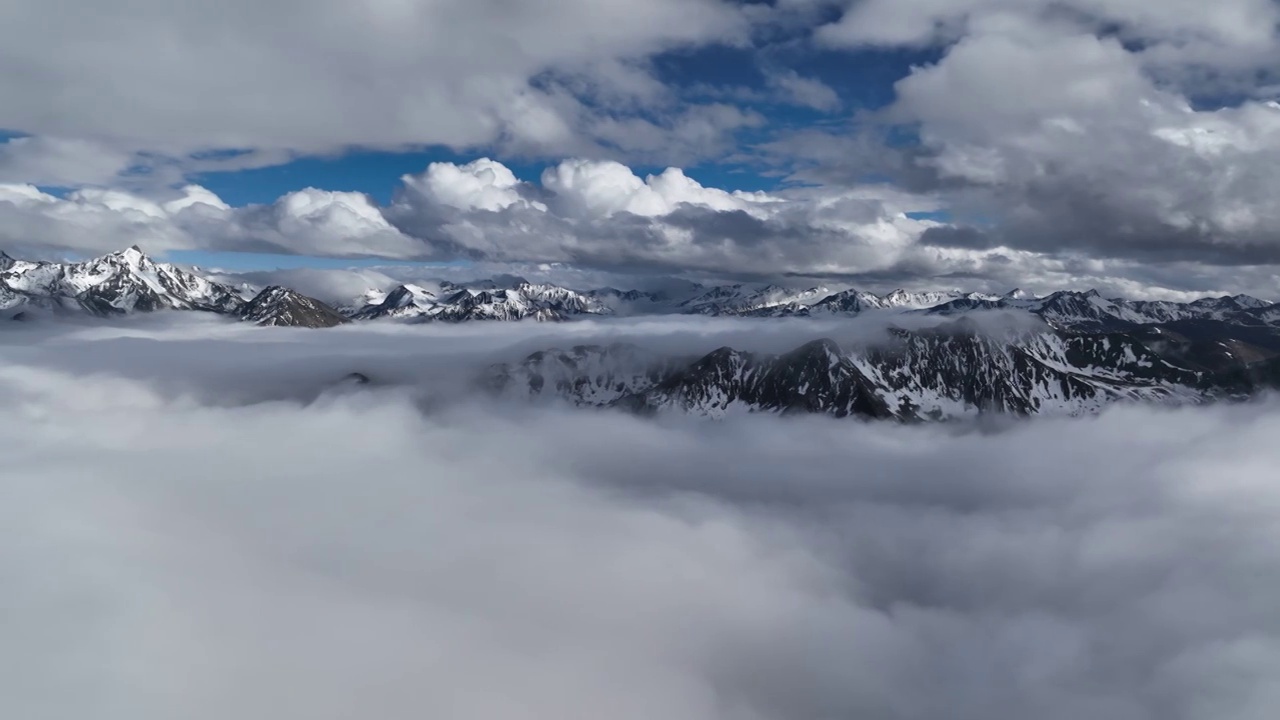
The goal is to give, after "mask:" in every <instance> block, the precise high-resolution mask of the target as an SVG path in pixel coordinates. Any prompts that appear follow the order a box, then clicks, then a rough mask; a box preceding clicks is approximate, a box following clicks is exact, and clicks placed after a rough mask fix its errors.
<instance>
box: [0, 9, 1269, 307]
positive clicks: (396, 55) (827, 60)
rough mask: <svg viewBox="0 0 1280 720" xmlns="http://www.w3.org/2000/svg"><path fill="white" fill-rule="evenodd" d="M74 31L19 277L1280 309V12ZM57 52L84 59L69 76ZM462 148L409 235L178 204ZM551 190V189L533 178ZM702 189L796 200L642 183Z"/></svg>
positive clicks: (15, 34) (24, 146)
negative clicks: (346, 162)
mask: <svg viewBox="0 0 1280 720" xmlns="http://www.w3.org/2000/svg"><path fill="white" fill-rule="evenodd" d="M47 5H48V3H43V4H42V3H31V2H28V3H19V4H17V5H14V6H13V7H10V8H5V9H4V10H3V11H0V43H3V46H4V47H5V48H6V59H0V67H3V64H4V63H8V64H9V65H10V66H12V68H11V69H13V70H14V71H13V72H9V73H0V78H3V79H2V80H0V90H3V91H4V94H5V97H7V98H11V99H12V102H10V103H7V104H6V107H5V108H3V109H0V129H4V130H5V131H8V130H12V131H16V132H18V133H25V134H29V136H18V137H11V138H8V139H7V141H6V142H4V143H3V144H0V183H6V184H5V185H3V186H0V242H3V243H5V244H6V245H7V246H9V247H13V248H15V249H22V246H26V247H28V248H34V249H33V250H31V252H36V253H39V252H41V251H44V252H48V251H50V249H60V250H65V249H76V250H83V251H91V250H92V251H100V250H112V249H117V248H118V247H120V246H123V245H127V244H132V243H134V242H140V243H142V244H143V245H145V246H147V247H148V249H152V250H157V251H160V250H167V249H193V248H199V249H215V250H226V249H235V250H273V251H283V252H292V253H299V254H315V255H329V256H338V257H344V256H379V257H386V258H388V259H447V260H454V259H459V258H462V259H470V260H478V261H486V262H493V263H574V264H578V265H581V266H584V267H588V268H591V269H595V270H600V269H604V270H610V271H615V270H624V271H630V272H641V271H645V272H648V271H657V272H662V273H667V272H673V271H680V272H685V273H697V274H711V273H718V274H720V275H723V276H734V277H748V276H749V277H761V278H763V277H765V276H768V277H769V278H770V279H778V278H785V277H787V276H794V275H805V276H826V277H831V276H839V277H842V278H847V279H849V280H851V281H854V282H859V283H863V284H867V285H870V286H875V287H883V288H887V287H889V286H893V285H912V286H917V287H922V286H930V285H948V286H962V287H966V288H969V289H975V290H1006V289H1008V288H1010V287H1013V286H1015V285H1017V286H1030V287H1032V288H1035V289H1039V290H1050V289H1057V288H1063V287H1075V288H1083V287H1091V286H1094V287H1098V288H1099V289H1101V290H1103V291H1104V292H1107V293H1111V294H1128V295H1133V296H1149V297H1170V298H1176V297H1182V296H1184V295H1185V294H1188V293H1190V294H1198V293H1210V292H1232V293H1233V292H1251V293H1254V294H1258V295H1263V296H1267V297H1273V296H1276V295H1277V293H1280V273H1278V272H1277V267H1278V266H1280V249H1278V248H1280V214H1277V211H1276V208H1275V203H1274V202H1273V201H1272V198H1274V197H1275V196H1276V195H1277V193H1278V192H1280V170H1277V169H1276V168H1280V104H1277V97H1280V90H1278V88H1280V77H1278V76H1277V73H1276V71H1275V68H1276V67H1277V66H1278V65H1277V62H1278V61H1280V41H1278V39H1277V27H1278V23H1280V10H1277V7H1276V5H1275V4H1274V3H1272V2H1269V1H1268V0H1224V2H1220V3H1217V4H1214V5H1213V6H1212V7H1211V6H1209V5H1205V4H1204V3H1199V2H1194V1H1192V0H1185V1H1184V0H1177V2H1174V3H1173V4H1169V3H1165V4H1162V5H1159V6H1158V7H1157V4H1154V3H1151V2H1148V1H1146V0H1067V1H1065V2H1062V1H1056V0H1055V1H1053V2H1050V1H1049V0H1033V1H1030V2H1011V1H1009V0H960V1H957V2H949V1H948V2H943V1H941V0H894V1H890V0H860V1H858V2H853V1H852V0H849V1H840V2H828V1H827V0H783V1H782V2H777V3H772V4H761V3H737V2H727V1H721V0H696V1H694V2H675V1H674V0H661V1H659V2H649V3H643V7H638V6H636V4H635V3H628V2H615V1H613V0H609V1H608V2H594V1H593V2H585V1H584V0H567V1H566V2H561V3H557V4H555V5H554V7H551V8H545V9H541V10H540V11H538V12H537V13H530V12H527V11H524V10H512V9H511V8H510V7H509V6H508V5H509V4H506V3H500V2H496V1H494V2H488V1H486V2H460V1H456V0H448V1H445V2H426V1H425V0H394V1H393V0H385V1H384V0H380V1H379V2H375V3H373V4H372V5H370V7H368V8H366V9H365V10H364V11H362V12H360V13H354V14H353V13H351V12H350V10H349V9H348V8H346V7H345V6H344V5H343V4H342V3H337V2H330V1H328V0H326V1H325V2H319V3H307V4H306V7H305V8H304V7H302V6H301V5H299V4H298V3H297V2H294V0H277V1H276V2H270V3H265V4H263V3H246V2H236V3H233V4H232V5H229V6H227V7H225V8H220V10H219V11H218V12H217V13H213V14H210V13H209V12H206V11H204V10H200V9H192V8H186V7H179V6H174V5H172V4H171V3H159V2H143V3H137V2H133V3H124V4H122V3H118V2H115V3H106V4H103V3H91V4H89V5H91V6H89V5H85V4H84V3H83V2H76V3H73V6H75V7H76V10H77V11H76V12H63V10H65V9H66V8H65V7H63V6H58V7H46V6H47ZM82 5H85V6H84V7H81V6H82ZM125 5H127V7H125ZM50 31H56V35H57V37H58V38H59V39H60V41H62V42H64V43H65V44H67V45H68V46H70V47H72V48H73V49H74V51H68V52H65V53H56V54H54V55H50V54H49V53H47V52H45V48H46V47H47V40H46V36H47V35H48V34H49V33H50ZM726 48H730V49H731V50H728V51H727V50H726ZM703 51H709V52H708V53H707V55H706V57H705V58H704V57H703V56H702V55H700V54H699V53H701V52H703ZM717 53H721V54H724V57H721V56H720V55H717ZM726 58H727V59H726ZM903 58H907V59H908V60H909V61H904V60H903ZM895 63H896V64H895ZM880 65H884V66H886V67H888V68H890V69H889V70H886V71H885V72H884V73H878V74H877V73H875V72H871V70H867V71H866V72H868V73H870V74H869V75H865V76H864V75H863V74H862V73H863V72H864V68H871V69H872V70H874V68H876V67H878V66H880ZM739 66H740V67H739ZM893 68H898V69H896V70H895V69H893ZM721 71H725V72H723V73H721ZM729 71H732V72H729ZM894 73H896V75H895V74H894ZM720 74H724V75H725V78H720ZM704 75H705V76H704ZM846 76H847V77H846ZM717 78H720V79H717ZM104 88H113V90H112V91H111V92H110V93H106V92H105V91H104ZM51 89H56V90H57V92H51V91H50V90H51ZM880 96H884V99H883V100H867V97H880ZM30 134H34V135H30ZM437 144H443V145H447V146H450V147H452V148H455V149H458V150H461V151H464V152H466V153H468V155H469V156H473V157H480V156H484V157H482V159H479V160H475V161H473V162H469V163H436V164H433V165H431V166H430V167H428V168H426V169H425V170H424V171H423V172H422V173H420V174H413V175H409V176H406V177H405V178H404V181H403V183H402V184H401V186H400V188H399V191H398V192H397V194H396V197H395V199H394V200H393V201H392V202H391V203H390V204H389V205H388V206H386V207H379V206H378V205H377V204H375V203H373V202H372V201H370V200H369V199H368V198H365V197H364V196H362V195H358V194H353V193H349V192H337V191H330V190H327V189H323V188H318V189H317V188H308V189H302V190H299V191H297V192H294V193H290V194H288V195H286V196H284V197H281V198H279V199H278V200H276V201H275V202H274V203H267V204H264V205H261V206H252V207H248V208H235V209H231V208H226V207H221V204H222V203H221V201H220V200H217V199H216V198H214V197H212V196H211V195H210V194H209V193H208V192H207V191H205V190H203V189H200V188H198V187H189V188H188V189H186V190H183V191H175V190H173V188H179V187H182V186H183V185H184V184H186V183H187V178H189V177H193V176H194V175H195V174H198V173H200V172H205V171H210V170H219V169H222V170H234V169H237V168H246V167H256V166H262V165H271V164H278V163H281V162H286V161H288V160H290V159H294V158H297V157H299V156H310V155H317V154H326V153H328V154H335V153H341V152H343V151H345V150H349V149H351V148H353V147H363V148H382V149H391V150H405V149H421V148H423V147H425V146H432V145H437ZM531 157H532V158H540V159H549V160H551V164H550V165H549V166H548V167H547V169H546V171H545V172H542V173H541V176H540V177H533V176H528V177H518V176H517V175H516V174H515V173H513V172H512V170H511V169H510V168H511V167H514V166H516V162H515V161H517V160H527V159H528V158H531ZM490 158H497V159H490ZM704 162H712V163H718V164H719V165H718V166H715V165H713V169H715V168H717V167H718V168H719V169H725V168H733V169H738V170H742V169H748V170H751V171H755V172H757V173H761V174H762V175H760V176H759V177H764V176H765V175H767V176H769V177H774V176H776V177H779V178H781V180H780V181H779V184H778V188H780V189H777V190H774V191H771V192H769V193H768V194H761V193H735V192H730V191H727V190H725V189H722V188H718V187H712V186H710V185H711V184H712V183H710V182H709V181H708V182H707V183H706V184H701V183H698V182H695V181H693V180H691V179H690V177H689V176H690V175H694V176H698V177H704V176H702V175H699V174H698V173H697V172H695V170H693V169H690V170H689V172H688V174H686V173H685V172H684V171H681V170H678V169H676V170H670V169H669V170H666V171H661V172H652V173H651V172H649V171H641V170H633V169H632V168H640V167H645V168H651V167H666V166H668V165H670V166H673V167H676V168H679V167H686V168H697V166H698V165H699V164H700V163H704ZM709 176H710V175H709ZM721 177H724V176H723V175H722V176H721ZM759 177H757V178H756V179H757V180H758V179H759ZM49 185H62V186H66V187H71V188H82V189H80V190H75V191H73V192H71V194H70V195H69V196H67V197H65V198H56V197H52V196H47V195H44V194H43V193H41V192H40V191H38V190H33V189H32V187H31V186H36V187H46V186H49ZM756 186H758V184H757V185H756ZM113 187H130V188H132V190H131V191H129V192H124V191H122V190H119V189H111V188H113ZM166 193H167V194H166ZM174 193H185V197H186V199H185V200H184V199H179V200H178V201H177V202H178V203H179V206H174V205H173V203H172V201H173V200H174V197H175V195H174ZM200 200H203V201H207V202H200ZM157 208H159V210H157ZM919 213H931V214H930V215H927V216H926V215H920V214H919ZM925 217H927V218H929V219H921V218H925Z"/></svg>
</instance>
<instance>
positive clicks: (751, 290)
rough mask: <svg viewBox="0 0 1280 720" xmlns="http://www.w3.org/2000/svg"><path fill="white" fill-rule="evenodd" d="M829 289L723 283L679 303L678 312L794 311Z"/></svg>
mask: <svg viewBox="0 0 1280 720" xmlns="http://www.w3.org/2000/svg"><path fill="white" fill-rule="evenodd" d="M830 293H831V291H830V290H829V289H827V288H825V287H813V288H807V289H803V290H794V289H789V288H784V287H780V286H778V285H766V286H764V287H761V288H756V287H753V286H750V285H742V284H739V285H724V286H719V287H713V288H710V289H709V290H705V291H704V292H701V293H699V294H698V295H696V296H694V297H692V298H690V299H688V300H686V301H684V302H682V303H680V304H679V305H677V308H678V309H679V310H680V311H681V312H686V313H692V314H697V315H755V316H759V315H763V314H768V311H770V310H779V311H781V312H778V313H775V314H779V315H782V314H794V312H795V310H796V309H797V308H802V307H806V306H808V305H810V304H812V303H815V302H818V301H819V300H821V299H823V298H824V297H827V296H828V295H829V294H830Z"/></svg>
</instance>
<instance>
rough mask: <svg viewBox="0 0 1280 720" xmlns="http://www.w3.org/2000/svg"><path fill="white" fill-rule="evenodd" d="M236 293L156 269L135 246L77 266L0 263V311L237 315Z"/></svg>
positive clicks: (160, 267)
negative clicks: (32, 308) (168, 312)
mask: <svg viewBox="0 0 1280 720" xmlns="http://www.w3.org/2000/svg"><path fill="white" fill-rule="evenodd" d="M244 304H245V299H244V298H243V297H242V296H241V295H240V293H239V291H238V290H237V289H235V288H233V287H231V286H229V285H222V284H220V283H215V282H212V281H210V280H207V279H205V278H203V277H200V276H199V275H196V274H194V273H190V272H186V271H184V270H181V269H179V268H177V267H175V266H173V265H169V264H166V263H157V262H155V261H153V260H152V259H151V258H149V257H147V256H146V255H145V254H143V252H142V251H141V250H139V249H138V248H137V247H136V246H135V247H131V248H129V249H127V250H124V251H122V252H117V253H111V254H109V255H104V256H102V257H100V258H95V259H93V260H86V261H84V262H78V263H53V262H27V261H23V260H14V259H12V258H10V257H9V256H7V255H5V256H4V260H3V261H2V262H0V308H2V309H12V308H20V307H24V306H25V307H37V308H47V309H54V310H83V311H88V312H90V313H93V314H95V315H114V314H121V313H128V312H149V311H152V310H163V309H171V310H203V311H206V312H215V313H223V314H236V313H238V312H240V310H241V309H242V307H243V306H244Z"/></svg>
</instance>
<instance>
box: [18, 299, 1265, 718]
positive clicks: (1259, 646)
mask: <svg viewBox="0 0 1280 720" xmlns="http://www.w3.org/2000/svg"><path fill="white" fill-rule="evenodd" d="M14 325H15V326H16V327H13V328H4V332H2V333H0V457H2V458H3V471H2V472H0V477H2V478H3V479H2V480H0V587H2V588H3V589H4V592H3V593H0V638H3V642H0V698H3V702H2V703H0V704H2V705H3V707H5V708H7V709H6V711H5V713H4V714H5V715H6V716H9V717H15V718H77V719H78V718H87V717H92V718H103V719H114V718H120V719H121V720H123V719H126V718H127V719H128V720H149V719H152V718H155V719H157V720H159V719H162V718H163V719H167V718H177V717H181V718H193V719H200V718H209V719H210V720H215V719H216V720H222V719H224V718H232V717H234V718H250V719H253V718H264V719H267V718H270V719H272V720H278V719H282V718H335V719H337V718H351V717H368V718H386V719H394V718H424V717H425V718H459V719H462V718H465V719H472V718H503V719H507V718H511V719H530V720H532V719H535V718H536V719H543V718H605V717H607V718H615V719H618V720H631V719H635V720H642V719H643V720H649V719H651V718H666V719H669V720H707V719H712V718H715V719H718V720H719V719H725V720H728V719H732V720H763V719H765V718H784V719H791V718H795V719H804V720H810V719H813V720H817V719H819V718H837V717H840V718H870V719H878V718H885V719H889V718H892V719H895V720H898V719H901V720H915V719H932V718H955V719H960V720H969V719H972V720H1002V719H1009V720H1013V719H1019V720H1021V719H1024V718H1036V719H1038V720H1058V719H1062V720H1077V719H1078V718H1103V719H1116V720H1157V719H1159V720H1170V719H1173V720H1177V719H1182V718H1185V719H1187V720H1223V719H1232V720H1234V719H1255V718H1256V719H1258V720H1261V719H1263V718H1267V719H1269V718H1272V717H1274V714H1275V710H1274V708H1275V707H1277V706H1280V552H1277V550H1278V549H1280V485H1278V484H1277V483H1278V481H1280V473H1277V471H1276V469H1275V468H1277V467H1280V446H1278V445H1277V443H1276V442H1275V440H1274V439H1275V438H1276V437H1277V436H1278V434H1280V405H1277V404H1276V403H1275V402H1271V401H1262V402H1258V403H1253V404H1247V405H1235V406H1213V407H1204V408H1184V409H1176V410H1175V409H1158V408H1152V407H1117V408H1114V409H1112V410H1110V411H1109V412H1107V413H1105V414H1103V415H1101V416H1099V417H1096V418H1086V419H1062V420H1050V419H1040V420H1030V421H1026V422H1021V423H1017V424H1014V425H1012V426H1009V427H1004V428H1000V429H993V428H989V427H982V428H979V427H973V426H965V425H948V426H941V425H927V426H902V425H897V424H890V423H881V424H873V423H863V422H859V421H849V420H843V421H836V420H829V419H824V418H785V419H783V418H777V417H765V416H756V417H742V418H736V419H733V420H729V421H723V422H709V421H701V420H694V419H685V418H661V419H658V420H646V419H640V418H635V417H631V416H627V415H624V414H613V413H603V412H591V411H576V412H575V411H569V410H565V409H555V408H545V407H544V408H534V407H521V406H517V405H514V404H510V403H507V404H503V403H496V402H482V401H479V400H477V401H475V402H458V403H453V404H451V405H450V406H449V407H448V409H447V411H443V412H424V411H423V403H422V399H423V394H424V393H426V394H430V393H435V392H442V391H443V390H444V389H445V388H449V387H453V388H460V387H465V383H466V378H467V377H469V376H470V374H471V373H474V371H475V369H476V366H477V365H478V364H481V363H484V362H490V361H499V360H504V359H513V358H516V357H519V356H520V354H521V353H523V352H526V351H527V350H529V349H536V348H535V346H547V345H561V346H565V345H570V344H575V343H578V342H584V341H597V340H601V339H630V340H640V341H644V342H650V343H657V344H664V343H665V345H663V346H664V347H667V348H669V349H677V348H687V349H688V351H690V352H694V351H700V350H703V349H704V348H707V346H711V347H715V346H716V345H720V344H735V343H736V344H738V345H739V346H741V345H743V344H748V345H751V344H753V343H754V347H755V348H756V349H762V350H768V349H770V348H771V347H772V346H774V345H776V346H778V347H782V346H784V345H786V344H787V343H791V344H795V343H793V342H792V341H803V340H806V339H813V338H814V337H816V336H817V335H816V334H815V333H816V332H817V331H819V330H821V331H824V332H825V334H828V335H832V334H834V335H839V333H841V332H844V333H847V334H848V336H849V337H853V336H862V335H863V334H864V333H869V332H871V331H872V328H870V326H867V327H860V326H857V325H856V324H845V325H841V326H839V327H836V326H830V327H818V326H814V325H811V324H805V323H794V324H793V323H748V322H742V321H720V320H697V319H680V320H677V321H671V322H667V321H661V322H660V321H633V322H615V323H613V324H610V323H600V324H596V325H591V324H586V323H584V324H577V323H575V324H570V325H564V326H556V327H548V326H538V325H528V324H523V323H519V324H493V325H465V326H444V325H431V326H395V325H386V326H381V325H376V326H375V325H364V326H360V327H348V328H339V329H336V330H324V331H309V330H291V329H276V328H255V327H249V326H245V325H241V324H234V323H227V322H223V321H220V320H216V319H211V320H209V321H207V322H205V321H201V322H194V321H192V320H191V319H190V318H184V321H183V322H181V323H176V322H172V321H170V320H167V319H164V318H143V319H134V320H131V321H128V322H122V323H119V324H106V325H104V324H83V325H58V326H47V327H36V326H32V327H26V326H17V324H14ZM826 331H829V332H826ZM801 336H804V337H801ZM707 349H709V348H707ZM349 372H363V373H366V374H368V375H370V376H371V377H372V378H374V380H375V382H374V383H372V384H370V385H368V386H362V387H360V388H351V387H345V386H341V384H338V385H335V383H337V381H338V380H339V379H340V378H341V377H342V376H343V375H344V374H346V373H349Z"/></svg>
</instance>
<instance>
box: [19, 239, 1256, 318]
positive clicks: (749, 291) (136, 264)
mask: <svg viewBox="0 0 1280 720" xmlns="http://www.w3.org/2000/svg"><path fill="white" fill-rule="evenodd" d="M280 290H281V289H279V288H277V289H276V294H279V291H280ZM255 292H256V289H255V288H250V287H244V288H236V287H232V286H230V285H227V284H224V283H219V282H214V281H212V280H209V279H207V278H204V277H201V275H200V274H199V272H198V269H193V270H184V269H181V268H179V267H177V266H174V265H170V264H166V263H158V262H155V261H154V260H152V259H151V258H149V257H147V256H146V255H145V254H143V252H142V251H141V250H139V249H138V248H137V247H132V248H129V249H127V250H124V251H122V252H118V253H111V254H109V255H104V256H102V257H100V258H95V259H92V260H86V261H83V262H63V263H58V262H28V261H23V260H15V259H13V258H11V257H9V256H8V255H5V254H3V253H0V311H2V310H10V311H11V312H10V313H9V316H15V315H18V314H20V313H21V314H22V315H29V314H30V312H29V311H30V310H32V309H38V310H47V311H52V312H56V313H67V312H79V313H88V314H93V315H99V316H107V315H118V314H124V313H135V312H151V311H156V310H194V311H203V312H210V313H216V314H219V315H225V316H229V317H237V318H239V317H242V316H244V314H245V313H246V312H247V307H248V303H249V299H248V298H249V297H251V296H252V295H253V294H254V293H255ZM290 292H291V294H290V295H289V296H288V297H287V298H284V299H285V300H287V301H288V304H289V305H290V306H292V307H293V308H294V310H293V311H290V312H274V313H269V314H270V315H271V316H272V319H271V324H279V323H283V322H286V321H287V318H297V319H298V321H299V322H304V323H308V324H316V323H318V324H320V325H321V326H327V324H328V323H330V321H332V316H331V315H330V313H332V314H334V315H338V316H341V317H343V318H344V319H351V320H362V321H363V320H379V319H396V320H402V321H410V322H429V321H443V322H468V321H474V320H487V321H510V320H525V319H530V320H536V321H562V320H570V319H573V318H579V317H593V316H595V317H598V316H605V315H615V314H616V315H643V314H694V315H707V316H736V317H766V318H786V317H827V318H838V317H854V316H858V315H861V314H863V313H868V312H877V313H883V314H893V313H923V314H929V315H938V316H955V317H958V316H963V315H966V314H969V313H972V312H977V311H984V310H1007V311H1016V312H1022V313H1029V314H1031V315H1035V316H1038V317H1039V318H1041V319H1043V320H1044V321H1046V322H1047V323H1049V324H1050V325H1051V326H1052V327H1054V328H1056V329H1059V330H1064V331H1071V332H1086V333H1087V332H1098V331H1104V330H1107V331H1125V330H1134V329H1136V328H1139V327H1145V326H1151V325H1156V324H1162V323H1174V322H1184V321H1185V322H1199V321H1216V322H1225V323H1229V324H1232V325H1237V326H1273V325H1280V305H1275V304H1271V303H1268V302H1266V301H1263V300H1259V299H1257V298H1254V297H1250V296H1247V295H1236V296H1230V297H1219V298H1203V299H1199V300H1195V301H1193V302H1188V303H1176V302H1167V301H1133V300H1125V299H1121V298H1105V297H1103V296H1102V295H1100V294H1099V293H1098V292H1096V291H1087V292H1079V291H1062V292H1056V293H1052V294H1050V295H1047V296H1045V297H1035V296H1032V295H1030V294H1028V293H1025V292H1022V291H1020V290H1014V291H1012V292H1010V293H1007V294H1005V295H987V294H980V293H967V294H966V293H962V292H960V291H958V290H944V291H907V290H895V291H893V292H890V293H888V294H885V295H878V294H876V293H872V292H867V291H863V290H857V289H840V290H832V289H830V288H827V287H822V286H818V287H808V288H800V289H794V288H785V287H782V286H780V285H751V284H745V283H740V284H734V285H722V286H715V287H706V286H700V285H697V284H694V283H687V282H683V281H681V282H674V281H673V282H669V283H668V284H667V288H666V290H664V291H662V292H648V291H640V290H618V289H616V288H600V289H596V290H575V289H572V288H568V287H563V286H559V285H553V284H548V283H531V282H528V281H526V280H524V279H523V278H520V277H516V276H500V277H495V278H491V279H487V280H475V281H471V282H466V283H453V282H447V281H432V282H422V283H416V284H410V283H405V284H402V285H399V286H396V287H394V288H391V289H390V290H387V289H386V288H371V289H369V290H368V291H367V292H365V293H363V294H362V295H361V296H360V297H358V298H357V299H356V300H354V301H350V302H346V303H343V304H342V307H341V309H338V310H335V309H334V308H331V307H330V306H328V305H326V304H325V303H323V302H321V301H319V300H316V299H315V298H308V297H305V296H303V295H299V294H298V293H296V292H292V291H290ZM281 297H283V296H281ZM278 299H279V298H278ZM303 305H306V306H307V307H311V308H319V309H316V310H314V311H312V310H304V309H303ZM256 307H257V308H258V309H259V316H258V317H256V318H251V319H253V320H254V321H255V322H258V321H259V320H261V319H262V317H261V310H260V308H261V303H260V304H259V305H258V306H256ZM321 317H323V318H327V319H325V320H319V319H318V318H321Z"/></svg>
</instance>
